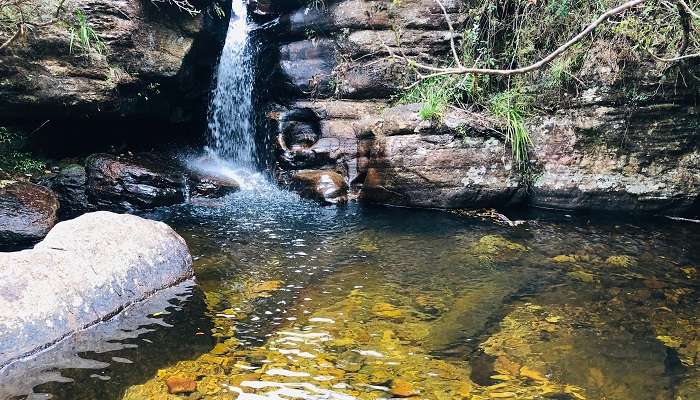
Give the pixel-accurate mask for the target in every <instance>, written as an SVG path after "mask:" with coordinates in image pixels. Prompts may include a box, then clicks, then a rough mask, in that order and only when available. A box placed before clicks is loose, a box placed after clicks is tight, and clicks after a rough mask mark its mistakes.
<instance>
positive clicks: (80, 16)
mask: <svg viewBox="0 0 700 400" xmlns="http://www.w3.org/2000/svg"><path fill="white" fill-rule="evenodd" d="M74 16H75V23H74V24H73V25H71V26H70V27H69V32H70V52H71V53H72V52H73V45H74V44H77V45H78V47H80V48H81V49H83V51H85V52H90V51H94V52H96V53H97V54H102V53H103V52H104V51H105V45H104V42H102V39H100V35H98V34H97V32H95V30H94V29H93V28H92V27H91V26H90V25H89V24H88V21H87V17H86V16H85V14H84V13H83V11H82V10H80V9H77V10H75V14H74Z"/></svg>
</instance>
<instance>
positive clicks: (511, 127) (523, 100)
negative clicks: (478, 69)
mask: <svg viewBox="0 0 700 400" xmlns="http://www.w3.org/2000/svg"><path fill="white" fill-rule="evenodd" d="M531 102H532V99H531V98H530V97H529V96H527V95H525V94H523V93H522V92H521V91H519V90H517V89H510V90H506V91H504V92H501V93H498V94H496V95H494V96H493V97H492V98H491V101H490V104H489V109H490V110H491V112H492V113H493V114H494V116H495V117H497V118H499V119H501V120H502V121H503V122H504V123H505V124H506V132H505V133H506V143H510V147H511V153H512V156H513V160H514V161H515V164H516V166H517V167H518V168H523V167H524V166H525V163H526V162H527V160H528V150H529V148H530V146H532V139H530V133H529V132H528V131H527V128H526V127H525V122H524V117H525V115H527V112H528V110H529V109H530V104H531Z"/></svg>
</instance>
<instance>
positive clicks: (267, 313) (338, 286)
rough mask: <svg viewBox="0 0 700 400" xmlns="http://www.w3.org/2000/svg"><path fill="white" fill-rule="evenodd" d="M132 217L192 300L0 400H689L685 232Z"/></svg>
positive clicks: (696, 239)
mask: <svg viewBox="0 0 700 400" xmlns="http://www.w3.org/2000/svg"><path fill="white" fill-rule="evenodd" d="M146 216H148V217H150V218H156V219H160V220H163V221H165V222H167V223H169V224H170V225H171V226H173V227H174V228H175V229H176V230H177V231H178V232H179V233H180V234H181V235H183V237H185V238H186V240H187V242H188V243H189V245H190V248H191V251H192V253H193V255H194V257H195V269H196V274H197V284H194V283H193V282H185V283H183V284H182V285H179V286H177V287H175V288H172V289H170V290H168V291H166V292H164V293H161V294H160V295H158V296H156V297H155V298H153V299H151V300H150V301H148V302H145V303H143V304H139V305H137V306H135V307H132V308H130V309H128V310H127V311H126V312H125V313H122V314H121V315H119V316H118V317H117V318H115V319H114V320H113V321H110V322H109V323H105V324H101V325H99V326H97V327H95V328H93V329H90V330H88V331H86V332H83V333H81V334H79V335H76V337H73V338H71V339H69V340H66V341H64V342H62V343H60V344H59V345H57V346H56V347H55V348H53V349H50V350H49V351H47V352H45V353H42V354H41V355H39V356H38V357H36V358H33V359H29V360H25V361H23V362H21V363H17V364H15V365H13V366H12V368H9V369H6V370H5V371H2V372H1V373H0V398H2V397H9V398H24V397H26V396H25V395H22V394H23V393H28V392H30V391H33V392H34V394H33V395H30V396H29V397H30V398H32V399H34V398H37V399H43V398H53V399H70V400H73V399H76V400H78V399H81V400H82V399H96V400H97V399H99V400H103V399H104V400H108V399H129V400H136V399H180V398H188V399H235V398H238V399H245V400H248V399H293V398H301V399H353V398H360V399H378V398H392V397H394V398H396V397H413V398H421V399H493V398H512V399H561V400H563V399H622V400H627V399H635V400H637V399H639V400H643V399H650V400H657V399H669V400H670V399H700V368H698V366H697V364H698V363H700V358H698V353H699V352H700V337H699V336H700V319H699V318H698V317H699V316H700V310H699V309H698V304H699V300H700V299H699V295H700V293H699V292H698V289H700V288H699V287H698V278H697V274H698V268H700V246H698V243H700V225H698V224H693V223H688V222H681V221H670V220H667V219H663V218H658V219H650V218H644V220H636V219H628V220H615V219H613V218H611V217H610V216H597V217H591V218H590V219H589V218H586V217H572V216H565V215H563V214H525V215H520V216H517V217H518V218H522V219H524V220H526V223H524V224H522V225H519V226H517V227H510V226H506V225H503V224H499V223H496V222H494V221H491V220H482V219H480V218H474V217H469V216H465V215H462V214H459V213H452V212H443V211H437V210H410V209H401V208H380V207H367V206H360V205H357V204H350V205H348V206H346V207H320V206H317V205H316V204H314V203H311V202H307V201H304V200H300V199H298V198H297V197H296V196H294V195H292V194H289V193H285V192H279V191H276V190H268V191H262V192H254V191H244V192H239V193H237V194H234V195H232V196H230V197H229V198H226V199H222V200H211V201H206V202H203V203H199V204H190V205H186V206H181V207H173V208H168V209H163V210H157V211H154V212H151V213H148V214H146ZM169 391H170V392H178V391H180V392H181V393H178V394H169Z"/></svg>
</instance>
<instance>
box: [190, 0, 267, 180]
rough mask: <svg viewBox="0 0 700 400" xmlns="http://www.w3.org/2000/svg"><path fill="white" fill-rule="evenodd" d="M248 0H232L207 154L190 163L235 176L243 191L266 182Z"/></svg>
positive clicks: (211, 108) (211, 110)
mask: <svg viewBox="0 0 700 400" xmlns="http://www.w3.org/2000/svg"><path fill="white" fill-rule="evenodd" d="M251 30H252V25H251V24H250V23H249V22H248V9H247V5H246V2H245V0H233V2H232V6H231V20H230V21H229V26H228V33H227V35H226V43H225V44H224V48H223V50H222V52H221V57H220V59H219V66H218V70H217V74H216V82H215V88H214V91H213V93H212V98H211V102H210V104H209V112H208V120H207V122H208V141H209V143H208V146H207V147H206V153H207V154H206V155H205V156H204V157H200V158H198V159H196V160H193V162H191V163H190V165H191V167H192V168H193V169H195V170H199V171H200V172H202V173H205V174H207V175H214V176H224V177H228V178H233V179H236V180H237V181H238V182H239V183H240V184H241V188H242V189H250V188H254V187H258V186H260V184H261V183H263V182H264V181H265V179H264V177H263V174H262V173H260V171H259V170H258V165H257V164H258V163H257V150H256V146H255V128H254V126H253V123H252V119H253V110H252V105H253V104H252V97H253V84H254V77H255V70H254V68H255V66H254V58H255V57H254V53H255V46H254V45H253V44H252V43H251V40H250V32H251Z"/></svg>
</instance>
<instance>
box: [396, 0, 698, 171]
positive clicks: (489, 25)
mask: <svg viewBox="0 0 700 400" xmlns="http://www.w3.org/2000/svg"><path fill="white" fill-rule="evenodd" d="M435 1H436V3H437V4H438V5H439V6H440V7H441V8H442V9H443V11H445V12H444V16H445V20H446V22H447V25H448V26H449V29H450V30H451V31H453V32H454V34H453V39H452V41H451V56H450V57H449V58H448V59H447V60H445V61H444V62H443V63H441V64H439V63H438V64H437V65H435V64H422V63H420V62H418V61H416V60H415V59H412V58H409V57H406V56H405V54H404V52H403V51H397V52H394V51H392V50H391V49H390V48H389V47H388V46H385V47H386V48H387V50H388V51H389V53H390V57H391V58H393V59H395V60H398V61H400V62H404V63H405V64H406V65H407V66H408V67H409V68H411V69H412V70H413V71H414V76H415V81H414V82H413V83H412V84H410V85H409V86H408V88H407V90H406V92H405V94H404V95H403V96H402V97H401V99H400V101H401V102H421V103H423V104H424V106H423V108H422V110H421V113H420V114H421V117H422V118H424V119H435V118H439V117H440V116H441V115H442V111H443V110H445V109H446V107H450V106H453V107H463V108H467V107H469V108H471V107H477V108H481V109H484V110H489V111H491V113H492V114H493V115H494V116H496V117H498V118H499V119H501V120H502V121H503V123H504V124H505V125H506V127H507V128H506V132H505V136H506V140H507V142H509V143H510V145H511V150H512V154H513V158H514V161H516V163H517V164H518V166H520V167H522V166H524V165H523V163H524V162H525V161H527V150H528V147H529V146H530V144H531V141H530V138H529V135H528V133H527V130H526V128H525V125H524V117H525V116H526V115H527V114H528V112H530V110H531V108H532V107H531V106H530V105H529V104H531V103H532V100H531V99H529V98H528V96H527V95H526V93H527V92H535V91H536V90H539V89H538V88H549V89H552V88H553V89H558V90H569V89H578V88H579V87H580V86H584V87H585V86H586V85H587V82H585V81H584V78H582V77H581V75H582V74H581V72H582V71H581V68H582V67H583V66H584V61H587V64H588V65H591V64H596V63H598V64H609V65H613V66H615V67H616V68H620V69H624V68H639V67H640V66H641V65H646V66H647V68H648V62H649V61H652V62H656V63H657V65H658V70H659V73H660V74H661V75H662V76H669V75H671V76H674V74H675V75H678V76H682V79H681V80H683V81H684V82H686V83H688V82H695V83H689V84H695V85H697V84H698V83H699V82H700V80H699V79H698V77H696V76H694V75H692V73H691V72H689V71H688V70H687V68H685V65H686V63H687V62H688V60H690V59H692V58H694V57H700V35H699V34H698V32H700V16H699V15H697V5H694V3H691V4H690V5H688V4H687V3H685V2H684V0H671V1H670V2H662V1H652V0H632V1H628V2H627V3H622V5H619V4H620V3H619V2H618V1H617V0H582V1H573V0H549V1H530V0H499V1H497V0H488V1H485V2H481V3H471V4H472V5H471V6H468V7H471V8H470V9H469V10H468V15H469V17H468V19H467V21H465V23H464V24H463V28H462V29H461V31H460V29H459V27H456V28H455V27H454V26H453V24H452V21H450V17H449V14H448V13H447V12H446V10H445V9H444V6H443V4H442V3H441V2H440V0H435ZM608 22H609V23H608ZM397 36H398V39H397V42H398V43H397V45H398V46H399V48H401V47H402V45H401V41H400V32H399V34H398V35H397ZM568 38H571V39H570V40H569V41H568V42H563V41H564V40H566V39H568ZM600 46H603V47H604V48H601V47H600ZM621 61H624V62H621ZM645 63H647V64H645ZM621 72H622V71H621ZM662 79H664V78H662ZM670 80H671V79H670ZM672 80H673V81H675V80H676V78H672Z"/></svg>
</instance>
